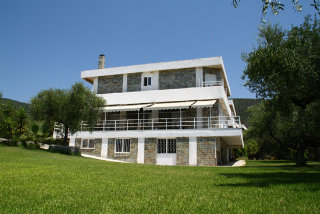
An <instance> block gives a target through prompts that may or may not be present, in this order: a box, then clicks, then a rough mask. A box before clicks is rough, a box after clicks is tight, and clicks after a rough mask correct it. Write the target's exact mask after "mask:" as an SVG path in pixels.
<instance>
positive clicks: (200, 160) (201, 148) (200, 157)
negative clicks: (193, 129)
mask: <svg viewBox="0 0 320 214" xmlns="http://www.w3.org/2000/svg"><path fill="white" fill-rule="evenodd" d="M215 147H216V139H215V138H214V137H198V138H197V165H198V166H216V165H217V162H216V157H215Z"/></svg>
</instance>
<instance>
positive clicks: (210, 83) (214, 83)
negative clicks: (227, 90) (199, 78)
mask: <svg viewBox="0 0 320 214" xmlns="http://www.w3.org/2000/svg"><path fill="white" fill-rule="evenodd" d="M201 86H202V87H211V86H224V84H223V81H204V82H202V84H201Z"/></svg>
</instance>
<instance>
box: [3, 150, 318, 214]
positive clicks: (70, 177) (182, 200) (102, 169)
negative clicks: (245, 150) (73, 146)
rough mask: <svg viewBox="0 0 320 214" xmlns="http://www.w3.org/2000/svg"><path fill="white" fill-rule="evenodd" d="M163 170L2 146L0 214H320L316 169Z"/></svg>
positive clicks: (267, 165) (256, 164)
mask: <svg viewBox="0 0 320 214" xmlns="http://www.w3.org/2000/svg"><path fill="white" fill-rule="evenodd" d="M309 164H310V166H309V167H304V168H296V167H294V164H293V163H291V162H286V161H250V162H249V163H248V165H247V166H246V167H240V168H215V167H179V166H175V167H166V166H152V165H138V164H122V163H109V162H105V161H99V160H92V159H86V158H82V157H75V156H67V155H62V154H54V153H49V152H46V151H38V150H27V149H23V148H18V147H3V146H0V212H1V213H146V212H147V213H159V212H160V213H320V163H315V162H314V163H309Z"/></svg>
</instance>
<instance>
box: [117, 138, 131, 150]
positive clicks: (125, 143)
mask: <svg viewBox="0 0 320 214" xmlns="http://www.w3.org/2000/svg"><path fill="white" fill-rule="evenodd" d="M129 152H130V139H116V153H129Z"/></svg>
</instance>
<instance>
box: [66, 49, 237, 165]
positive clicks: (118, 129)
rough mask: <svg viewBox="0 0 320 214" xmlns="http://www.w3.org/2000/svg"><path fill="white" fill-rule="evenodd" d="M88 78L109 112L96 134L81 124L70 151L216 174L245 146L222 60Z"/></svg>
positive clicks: (103, 72) (106, 71)
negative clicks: (203, 168) (234, 151)
mask: <svg viewBox="0 0 320 214" xmlns="http://www.w3.org/2000/svg"><path fill="white" fill-rule="evenodd" d="M104 61H105V59H104V55H100V57H99V66H98V68H99V69H96V70H88V71H83V72H82V73H81V78H82V79H83V80H85V81H87V82H89V83H91V84H93V91H94V93H96V94H97V96H101V97H103V98H104V99H105V100H106V102H107V104H108V106H106V107H105V109H104V115H103V118H102V120H101V122H100V123H98V124H97V126H96V127H95V129H94V131H93V132H89V131H88V129H87V127H86V124H85V123H83V124H82V126H81V130H80V131H78V132H77V133H75V134H74V135H72V136H70V146H76V147H80V149H81V152H82V153H83V154H88V155H92V156H98V157H103V158H107V159H114V160H122V161H125V162H133V163H145V164H159V165H190V166H216V165H220V164H222V163H226V162H228V161H229V158H230V156H231V150H232V149H233V148H241V147H242V146H243V139H242V129H241V124H240V119H239V117H237V116H236V112H235V108H234V104H233V102H232V100H228V97H229V96H230V95H231V91H230V86H229V83H228V78H227V75H226V72H225V68H224V64H223V61H222V58H221V57H212V58H201V59H193V60H182V61H172V62H162V63H152V64H144V65H133V66H123V67H115V68H104Z"/></svg>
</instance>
